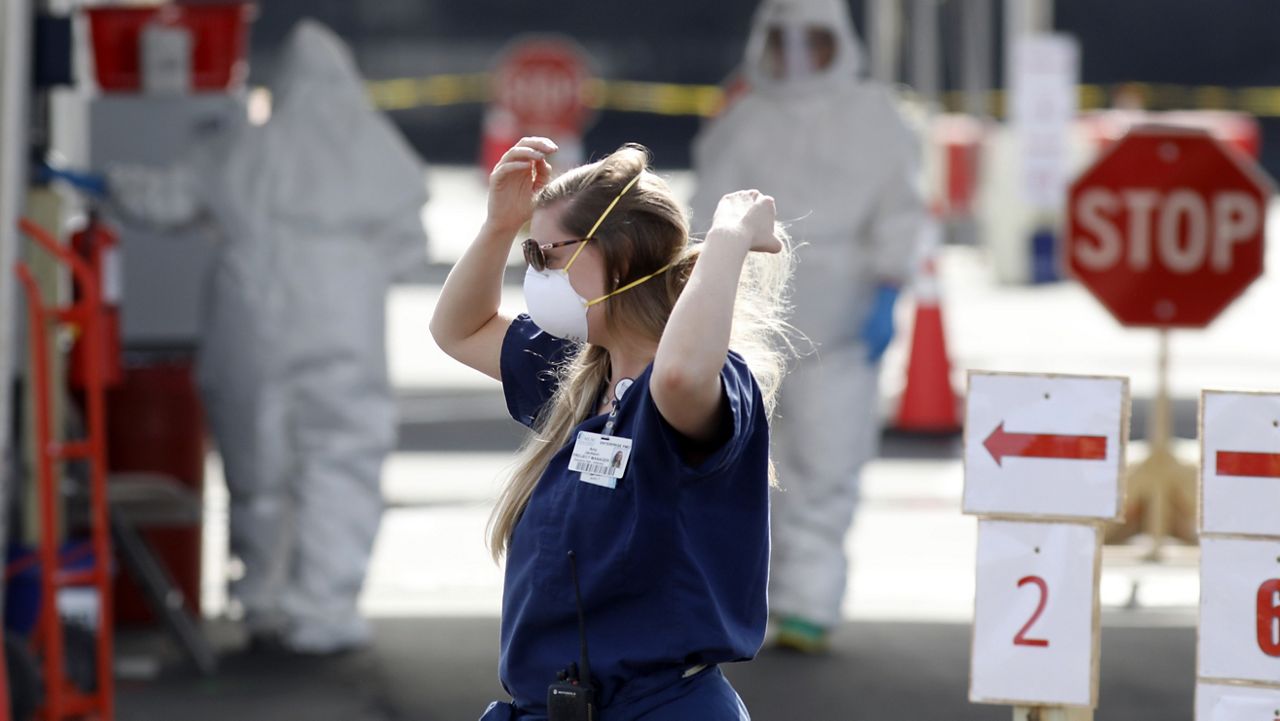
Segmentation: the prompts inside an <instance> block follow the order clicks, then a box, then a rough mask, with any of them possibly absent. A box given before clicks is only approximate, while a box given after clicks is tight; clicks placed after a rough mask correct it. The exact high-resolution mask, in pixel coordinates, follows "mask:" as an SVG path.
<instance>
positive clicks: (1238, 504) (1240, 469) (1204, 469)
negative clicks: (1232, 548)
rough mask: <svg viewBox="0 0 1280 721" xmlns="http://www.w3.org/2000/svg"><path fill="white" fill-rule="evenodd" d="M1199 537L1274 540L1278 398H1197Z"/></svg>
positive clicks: (1278, 493) (1279, 473) (1279, 483)
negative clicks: (1199, 500)
mask: <svg viewBox="0 0 1280 721" xmlns="http://www.w3.org/2000/svg"><path fill="white" fill-rule="evenodd" d="M1200 425H1201V430H1200V438H1201V441H1200V443H1201V451H1202V456H1201V457H1202V458H1204V463H1202V464H1201V466H1200V482H1201V485H1200V497H1201V503H1200V507H1201V513H1200V531H1201V532H1202V533H1211V534H1212V533H1223V534H1235V535H1255V536H1280V513H1277V512H1276V509H1280V394H1276V393H1228V392H1222V391H1205V392H1204V394H1203V395H1202V396H1201V398H1200Z"/></svg>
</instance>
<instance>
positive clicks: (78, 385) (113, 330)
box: [67, 211, 124, 389]
mask: <svg viewBox="0 0 1280 721" xmlns="http://www.w3.org/2000/svg"><path fill="white" fill-rule="evenodd" d="M71 248H72V249H73V250H74V251H75V252H76V253H77V254H78V255H79V256H80V257H81V258H84V259H85V260H86V261H87V262H88V263H89V266H90V267H92V268H93V270H94V273H95V274H96V275H97V276H98V284H99V286H100V293H101V295H102V314H103V319H102V336H103V343H102V352H103V354H104V355H105V357H104V358H103V359H102V369H103V380H104V382H105V385H106V386H108V387H110V386H114V385H117V384H119V383H120V381H121V380H122V379H123V375H124V373H123V370H122V359H121V355H122V352H121V344H120V297H121V294H122V288H123V285H124V278H123V277H122V268H121V263H120V238H119V237H118V236H117V235H116V233H115V231H114V230H112V229H111V226H109V225H107V223H106V222H105V221H103V220H102V218H101V217H100V216H99V215H98V213H97V212H96V211H90V213H89V222H88V224H87V225H85V227H84V228H82V229H81V230H80V231H78V232H76V233H75V234H74V235H72V236H71ZM72 292H73V293H74V295H75V298H76V299H77V300H78V299H79V298H80V288H79V284H74V285H73V289H72ZM88 352H89V350H88V343H85V339H84V337H83V336H81V337H78V338H76V341H75V345H73V346H72V348H71V359H70V364H69V367H68V369H67V373H68V375H69V377H70V381H71V387H72V388H75V389H82V388H84V387H85V380H86V376H87V373H88V360H87V358H86V354H87V353H88Z"/></svg>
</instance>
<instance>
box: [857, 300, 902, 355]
mask: <svg viewBox="0 0 1280 721" xmlns="http://www.w3.org/2000/svg"><path fill="white" fill-rule="evenodd" d="M898 292H899V291H898V288H897V287H896V286H892V285H882V286H880V287H879V288H876V296H875V299H874V300H873V301H872V303H871V312H870V313H869V314H867V320H866V321H865V322H864V323H863V324H862V332H861V333H860V334H859V337H860V338H861V339H862V342H863V343H864V344H866V346H867V361H868V362H870V363H877V362H879V360H880V356H882V355H884V351H885V349H886V348H888V347H889V341H891V340H893V304H894V303H895V302H897V300H898Z"/></svg>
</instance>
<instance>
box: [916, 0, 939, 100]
mask: <svg viewBox="0 0 1280 721" xmlns="http://www.w3.org/2000/svg"><path fill="white" fill-rule="evenodd" d="M938 45H939V37H938V0H911V87H913V88H915V91H916V93H917V94H918V95H919V96H920V98H921V100H923V101H924V102H925V104H926V105H927V106H928V107H930V108H936V107H937V105H938V93H939V89H940V84H939V82H938V74H939V62H938Z"/></svg>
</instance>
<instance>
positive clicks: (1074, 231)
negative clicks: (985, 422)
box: [1064, 126, 1272, 557]
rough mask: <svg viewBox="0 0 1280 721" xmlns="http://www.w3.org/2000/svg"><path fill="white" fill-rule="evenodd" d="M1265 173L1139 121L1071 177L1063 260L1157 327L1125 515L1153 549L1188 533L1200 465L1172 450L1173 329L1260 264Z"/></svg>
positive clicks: (1194, 138)
mask: <svg viewBox="0 0 1280 721" xmlns="http://www.w3.org/2000/svg"><path fill="white" fill-rule="evenodd" d="M1271 192H1272V190H1271V183H1270V180H1269V179H1267V177H1266V176H1265V175H1263V174H1262V172H1261V171H1260V170H1259V169H1258V168H1257V167H1256V166H1255V165H1254V164H1253V163H1252V162H1251V161H1249V160H1248V159H1247V158H1245V157H1244V156H1243V155H1241V154H1239V153H1238V152H1236V151H1234V150H1232V149H1230V148H1227V147H1226V146H1224V145H1222V144H1221V143H1219V142H1218V141H1216V140H1214V139H1213V137H1211V136H1210V135H1209V133H1208V132H1205V131H1203V130H1197V129H1189V128H1169V127H1156V126H1149V127H1139V128H1135V129H1134V130H1132V131H1131V132H1130V133H1129V134H1128V135H1126V136H1125V137H1124V138H1122V139H1121V140H1120V141H1119V142H1118V143H1116V145H1114V146H1113V147H1112V148H1111V149H1110V150H1109V151H1108V152H1107V153H1105V154H1104V155H1103V156H1102V157H1101V158H1100V159H1099V160H1098V161H1097V162H1096V163H1094V164H1093V166H1091V167H1090V168H1089V169H1088V170H1086V171H1085V172H1084V173H1083V174H1082V175H1081V176H1080V177H1079V178H1078V179H1077V180H1076V181H1075V183H1073V184H1072V186H1071V189H1070V192H1069V193H1068V214H1067V227H1066V244H1065V246H1064V248H1065V253H1066V258H1065V262H1066V265H1067V267H1068V268H1069V269H1070V271H1071V273H1072V274H1073V275H1074V276H1075V277H1076V278H1077V279H1078V280H1079V281H1080V282H1081V283H1082V284H1084V286H1085V287H1086V288H1088V289H1089V291H1090V292H1091V293H1092V294H1093V295H1094V296H1095V297H1096V298H1097V299H1098V300H1099V301H1100V302H1101V303H1102V304H1103V305H1104V306H1105V307H1106V308H1107V310H1108V311H1110V312H1111V314H1112V315H1113V316H1115V318H1116V320H1118V321H1119V322H1120V323H1122V324H1124V325H1126V326H1129V327H1139V328H1155V329H1157V330H1158V331H1159V355H1158V358H1157V384H1156V397H1155V403H1154V406H1153V409H1152V422H1151V428H1150V433H1149V436H1150V439H1149V440H1150V444H1151V453H1150V456H1149V457H1148V458H1147V460H1146V461H1144V462H1143V463H1141V464H1139V465H1138V466H1136V467H1134V468H1133V469H1131V470H1130V474H1131V475H1130V479H1129V487H1130V489H1131V491H1132V493H1131V497H1130V504H1129V508H1128V509H1127V512H1126V524H1125V526H1123V527H1120V530H1119V531H1118V532H1117V533H1115V534H1112V535H1111V537H1110V538H1109V540H1116V541H1119V540H1124V539H1125V538H1128V537H1131V536H1133V535H1135V534H1136V533H1138V532H1139V531H1146V532H1147V533H1148V534H1150V536H1151V537H1152V542H1153V547H1152V551H1151V554H1152V556H1153V557H1155V556H1158V555H1159V553H1160V549H1161V546H1162V544H1163V542H1164V539H1165V537H1167V536H1168V535H1171V534H1172V535H1176V536H1178V537H1180V538H1182V539H1184V540H1186V541H1194V539H1195V528H1194V520H1193V519H1194V517H1195V469H1194V467H1193V466H1189V465H1186V464H1184V463H1182V462H1180V461H1179V460H1178V459H1177V458H1176V457H1175V456H1174V455H1173V452H1172V450H1171V448H1170V445H1171V439H1172V412H1171V408H1170V403H1169V382H1168V375H1169V331H1170V330H1171V329H1174V328H1203V327H1205V326H1207V325H1208V324H1209V323H1210V322H1212V321H1213V319H1214V318H1216V317H1217V316H1218V315H1219V314H1220V313H1221V312H1222V311H1223V310H1224V309H1226V307H1227V306H1228V305H1230V304H1231V302H1232V301H1234V300H1235V299H1236V298H1237V297H1238V296H1239V295H1240V294H1241V293H1243V292H1244V291H1245V289H1246V288H1248V287H1249V285H1250V284H1251V283H1252V282H1253V281H1254V280H1256V279H1257V278H1258V277H1259V276H1260V275H1261V274H1262V258H1263V233H1264V229H1265V225H1266V208H1267V199H1268V197H1269V196H1270V195H1271Z"/></svg>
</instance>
